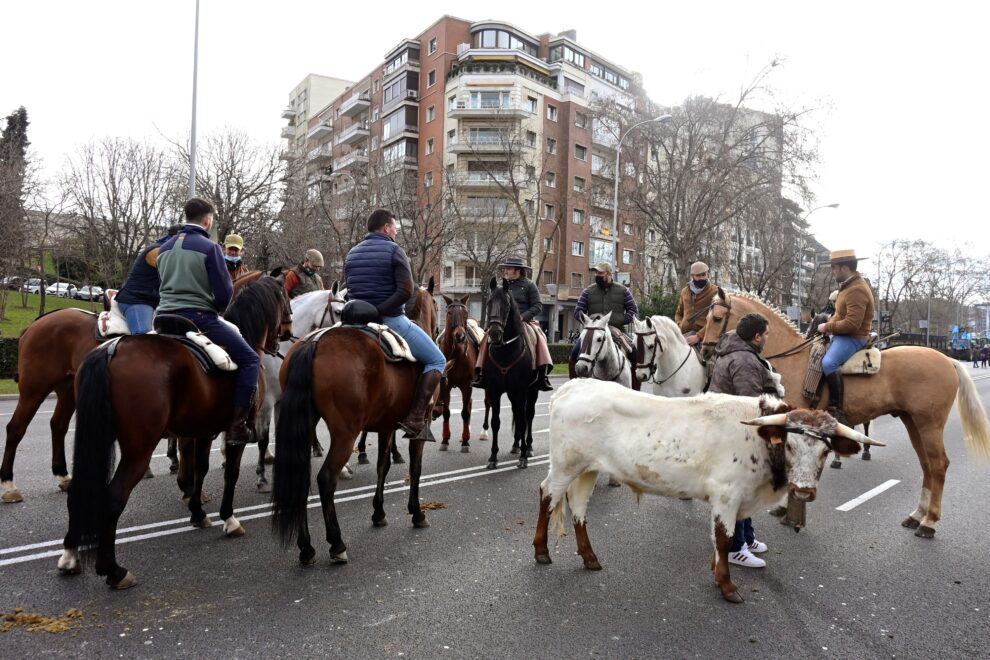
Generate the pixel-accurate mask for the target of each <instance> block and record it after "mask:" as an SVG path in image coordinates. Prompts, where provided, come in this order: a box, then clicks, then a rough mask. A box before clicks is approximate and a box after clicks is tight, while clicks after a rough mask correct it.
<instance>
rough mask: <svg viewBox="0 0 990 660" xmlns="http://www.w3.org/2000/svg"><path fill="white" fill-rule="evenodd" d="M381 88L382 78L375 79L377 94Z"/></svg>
mask: <svg viewBox="0 0 990 660" xmlns="http://www.w3.org/2000/svg"><path fill="white" fill-rule="evenodd" d="M381 88H382V81H381V80H375V94H377V93H378V90H380V89H381Z"/></svg>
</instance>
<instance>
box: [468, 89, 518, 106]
mask: <svg viewBox="0 0 990 660" xmlns="http://www.w3.org/2000/svg"><path fill="white" fill-rule="evenodd" d="M511 105H512V100H511V96H510V94H509V92H471V107H472V108H508V107H510V106H511Z"/></svg>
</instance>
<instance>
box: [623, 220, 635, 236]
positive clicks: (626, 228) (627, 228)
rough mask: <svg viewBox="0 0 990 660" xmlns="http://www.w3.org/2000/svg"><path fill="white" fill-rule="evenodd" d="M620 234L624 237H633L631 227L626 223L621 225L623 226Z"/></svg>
mask: <svg viewBox="0 0 990 660" xmlns="http://www.w3.org/2000/svg"><path fill="white" fill-rule="evenodd" d="M622 233H623V234H625V235H626V236H632V235H633V226H632V225H631V224H629V223H628V222H626V223H623V225H622Z"/></svg>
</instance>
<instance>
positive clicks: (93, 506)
mask: <svg viewBox="0 0 990 660" xmlns="http://www.w3.org/2000/svg"><path fill="white" fill-rule="evenodd" d="M78 382H79V396H78V398H77V399H76V439H75V443H74V444H75V446H74V447H73V451H72V486H71V487H70V488H69V496H68V507H69V529H70V530H71V531H73V532H74V533H76V534H78V540H79V543H80V547H81V548H83V549H85V548H87V547H92V546H93V545H94V544H95V543H96V540H97V535H98V534H99V532H100V531H101V530H100V527H101V525H102V523H103V521H104V517H105V515H106V512H107V511H108V510H109V507H110V485H109V482H110V476H111V474H112V472H113V464H114V453H115V452H114V450H113V448H114V439H115V436H116V433H115V431H114V424H113V406H112V405H111V403H110V355H109V354H108V352H107V351H106V350H104V349H103V348H100V349H97V350H95V351H93V352H91V353H90V354H89V355H88V356H86V359H85V360H84V361H83V363H82V365H81V366H80V367H79V381H78Z"/></svg>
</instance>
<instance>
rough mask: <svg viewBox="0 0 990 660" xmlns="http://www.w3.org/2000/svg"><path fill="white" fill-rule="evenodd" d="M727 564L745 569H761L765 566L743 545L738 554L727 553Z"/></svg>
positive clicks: (763, 562)
mask: <svg viewBox="0 0 990 660" xmlns="http://www.w3.org/2000/svg"><path fill="white" fill-rule="evenodd" d="M729 563H730V564H735V565H736V566H745V567H746V568H763V567H764V566H766V565H767V563H766V562H765V561H763V560H762V559H760V558H759V557H756V556H755V555H753V553H751V552H750V551H749V548H747V547H746V546H745V545H744V546H743V547H742V550H740V551H739V552H730V553H729Z"/></svg>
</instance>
